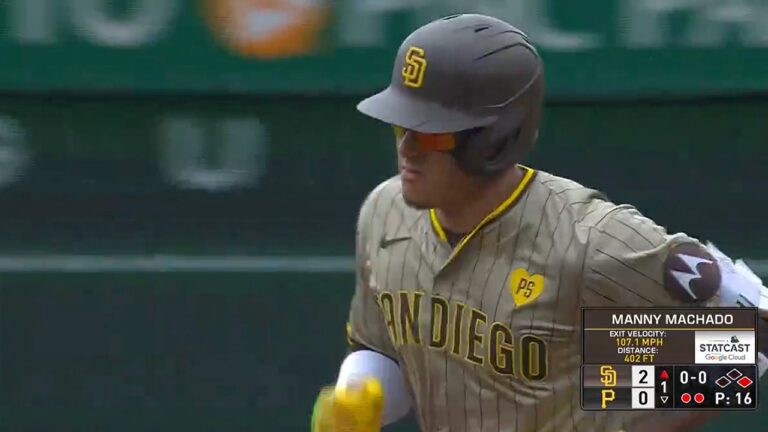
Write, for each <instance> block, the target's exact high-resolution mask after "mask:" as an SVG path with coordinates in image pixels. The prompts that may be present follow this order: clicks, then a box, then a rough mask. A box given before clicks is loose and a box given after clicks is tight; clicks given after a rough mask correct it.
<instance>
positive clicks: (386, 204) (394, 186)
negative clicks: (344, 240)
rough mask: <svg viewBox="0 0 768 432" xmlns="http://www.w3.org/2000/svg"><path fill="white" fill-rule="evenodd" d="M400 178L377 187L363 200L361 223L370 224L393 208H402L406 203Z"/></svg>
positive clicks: (391, 179)
mask: <svg viewBox="0 0 768 432" xmlns="http://www.w3.org/2000/svg"><path fill="white" fill-rule="evenodd" d="M402 201H403V194H402V184H401V182H400V176H393V177H390V178H388V179H386V180H384V181H382V182H381V183H379V184H378V185H377V186H376V187H374V188H373V189H372V190H371V192H369V193H368V195H367V196H366V197H365V199H364V200H363V204H362V205H361V206H360V215H359V222H360V223H370V221H371V220H372V219H375V218H376V217H378V215H381V214H383V213H385V212H388V211H390V210H391V209H392V208H393V206H398V207H399V206H401V205H403V204H404V203H403V202H402Z"/></svg>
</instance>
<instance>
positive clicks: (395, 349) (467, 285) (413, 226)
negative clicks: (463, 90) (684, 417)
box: [348, 168, 719, 432]
mask: <svg viewBox="0 0 768 432" xmlns="http://www.w3.org/2000/svg"><path fill="white" fill-rule="evenodd" d="M525 170H526V175H525V177H524V179H523V181H522V182H521V183H520V185H518V187H517V188H516V189H515V190H514V191H513V192H512V193H511V195H510V196H509V198H508V199H507V200H505V201H504V202H503V203H502V204H501V205H500V206H499V207H498V208H497V209H496V210H494V212H492V213H491V214H490V215H489V216H488V217H487V218H486V219H485V220H484V221H483V222H481V223H480V224H479V225H478V226H477V227H475V229H473V230H472V231H471V232H470V233H468V234H467V235H466V236H464V238H463V239H462V240H461V241H460V242H459V243H458V244H457V245H456V246H455V247H452V246H451V244H450V243H449V242H447V241H446V236H445V232H444V230H443V229H442V227H441V225H440V221H439V220H438V218H437V216H436V213H435V212H433V211H427V210H417V209H413V208H411V207H409V206H407V205H406V204H405V202H404V200H403V197H402V194H401V186H400V181H399V178H398V177H394V178H392V179H389V180H387V181H386V182H384V183H382V184H381V185H379V186H378V187H377V188H376V189H374V191H373V192H372V193H371V194H370V195H369V196H368V198H367V199H366V200H365V202H364V204H363V206H362V208H361V211H360V217H359V221H358V228H357V272H356V275H357V286H356V290H355V294H354V296H353V299H352V304H351V310H350V317H349V324H348V336H349V339H350V341H351V342H352V343H353V344H355V345H362V346H364V347H368V348H369V349H373V350H376V351H379V352H381V353H383V354H385V355H387V356H389V357H391V358H393V359H395V360H396V361H397V362H399V364H400V366H401V368H402V370H403V372H404V374H405V376H406V378H407V381H408V383H409V387H410V389H411V391H412V396H413V400H414V402H415V404H414V405H415V411H416V417H417V418H418V421H419V423H420V426H421V428H422V430H424V431H451V432H461V431H473V432H474V431H480V432H482V431H488V432H490V431H515V432H524V431H526V432H527V431H558V432H559V431H571V430H574V431H576V430H578V431H616V430H619V429H620V428H623V427H628V426H631V423H632V422H633V421H634V420H635V418H634V417H633V416H639V415H644V416H646V417H647V416H648V413H647V412H645V413H642V414H635V413H626V412H586V411H582V410H581V409H580V400H579V395H580V391H579V379H580V378H579V377H580V375H579V367H580V360H581V333H580V328H581V327H580V326H581V323H580V318H581V316H580V307H581V306H628V307H629V306H650V305H656V306H665V305H675V304H680V303H683V302H695V301H700V300H706V298H710V297H711V296H712V295H714V292H711V289H710V286H711V285H712V284H713V283H714V282H713V281H714V280H715V278H716V276H719V274H717V275H715V274H714V272H716V271H715V270H712V269H709V268H700V269H699V270H701V274H702V275H703V276H701V278H700V279H701V280H695V281H693V282H691V281H688V282H690V283H689V284H688V285H689V286H683V285H685V283H683V282H685V280H684V279H683V280H682V282H681V280H678V279H675V278H674V277H669V275H670V274H674V272H672V273H670V271H669V268H670V267H672V268H674V267H675V266H678V268H680V269H682V270H685V268H684V267H681V266H683V265H684V264H685V262H682V264H681V262H680V259H678V258H676V257H677V254H678V252H677V251H678V250H684V251H687V252H686V253H689V254H697V253H700V251H701V250H703V248H702V247H701V246H700V244H699V243H698V242H697V241H696V240H695V239H693V238H691V237H688V236H687V235H685V234H675V235H670V234H668V233H667V232H666V231H665V230H664V229H663V228H662V227H660V226H658V225H656V224H655V223H653V222H652V221H651V220H649V219H647V218H645V217H643V216H642V215H641V214H640V213H639V212H638V211H637V210H635V209H634V208H633V207H630V206H624V205H616V204H614V203H612V202H610V201H608V200H607V199H606V197H604V196H603V195H602V194H601V193H599V192H597V191H595V190H592V189H589V188H586V187H584V186H582V185H580V184H578V183H575V182H573V181H570V180H567V179H564V178H561V177H557V176H554V175H551V174H549V173H545V172H540V171H539V172H537V171H534V170H532V169H527V168H525ZM681 248H682V249H681ZM713 265H714V264H713ZM715 267H716V266H715ZM717 284H718V286H719V282H717ZM689 294H690V295H689ZM696 294H698V296H697V295H696Z"/></svg>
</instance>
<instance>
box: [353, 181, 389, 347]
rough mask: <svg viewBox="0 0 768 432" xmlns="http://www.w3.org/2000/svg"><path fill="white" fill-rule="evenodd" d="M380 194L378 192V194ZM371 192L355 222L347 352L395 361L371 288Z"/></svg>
mask: <svg viewBox="0 0 768 432" xmlns="http://www.w3.org/2000/svg"><path fill="white" fill-rule="evenodd" d="M378 193H381V191H378ZM376 195H377V191H376V190H375V191H374V192H373V193H371V195H369V197H368V198H367V199H366V200H365V202H364V203H363V206H362V207H361V210H360V215H359V217H358V222H357V230H356V235H355V237H356V241H355V293H354V295H353V297H352V302H351V305H350V310H349V320H348V322H347V342H348V344H349V348H350V350H351V351H355V350H359V349H371V350H374V351H377V352H379V353H381V354H384V355H386V356H388V357H390V358H392V359H394V360H397V352H396V351H395V349H394V347H393V345H392V341H391V339H390V336H389V332H388V329H387V327H386V324H385V321H384V318H383V314H382V311H381V308H380V307H379V303H378V295H377V292H376V291H375V290H374V289H372V288H371V286H370V283H369V280H370V276H371V254H370V251H371V247H372V244H373V243H371V238H372V229H373V228H374V216H375V214H374V210H375V202H376V200H377V199H378V197H377V196H376Z"/></svg>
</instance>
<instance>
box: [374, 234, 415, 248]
mask: <svg viewBox="0 0 768 432" xmlns="http://www.w3.org/2000/svg"><path fill="white" fill-rule="evenodd" d="M410 239H411V237H410V236H407V237H394V238H389V239H388V238H384V237H382V238H381V241H380V242H379V247H380V248H382V249H386V248H388V247H390V246H392V245H393V244H395V243H399V242H401V241H406V240H410Z"/></svg>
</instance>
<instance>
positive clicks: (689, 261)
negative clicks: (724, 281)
mask: <svg viewBox="0 0 768 432" xmlns="http://www.w3.org/2000/svg"><path fill="white" fill-rule="evenodd" d="M720 281H721V274H720V267H719V266H718V264H717V260H715V258H714V257H713V256H712V255H710V254H709V252H708V251H707V250H706V249H704V247H702V246H701V245H698V244H696V243H682V244H679V245H677V246H674V247H673V248H672V249H671V250H670V251H669V254H668V255H667V259H666V261H665V262H664V288H666V290H667V291H668V292H669V293H670V295H672V297H674V298H675V299H677V300H681V301H684V302H687V303H693V302H702V301H706V300H708V299H710V298H712V296H714V295H715V294H716V293H717V291H718V290H719V289H720Z"/></svg>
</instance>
